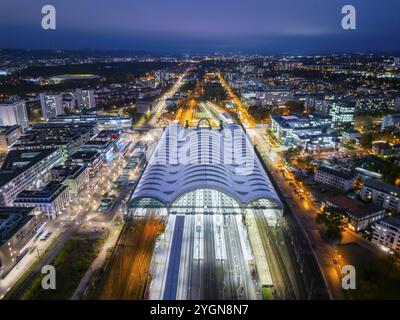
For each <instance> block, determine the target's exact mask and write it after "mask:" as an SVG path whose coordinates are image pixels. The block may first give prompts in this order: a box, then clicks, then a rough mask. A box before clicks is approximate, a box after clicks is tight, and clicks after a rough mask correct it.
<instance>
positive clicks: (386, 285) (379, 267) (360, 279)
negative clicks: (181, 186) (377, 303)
mask: <svg viewBox="0 0 400 320" xmlns="http://www.w3.org/2000/svg"><path fill="white" fill-rule="evenodd" d="M399 288H400V268H399V266H398V265H396V264H395V262H394V261H393V260H392V259H391V258H390V257H385V258H375V259H374V260H372V261H371V262H370V263H369V264H366V265H360V266H358V267H356V289H355V290H345V297H346V298H347V299H351V300H386V299H395V300H398V299H400V291H399Z"/></svg>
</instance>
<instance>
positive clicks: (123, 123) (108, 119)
mask: <svg viewBox="0 0 400 320" xmlns="http://www.w3.org/2000/svg"><path fill="white" fill-rule="evenodd" d="M92 122H95V123H97V124H98V129H99V130H127V129H131V128H132V118H130V117H123V116H109V115H98V114H80V115H60V116H57V117H55V118H52V119H51V120H50V121H49V123H58V124H68V123H69V124H71V123H73V124H75V125H82V124H84V123H92ZM96 134H97V133H96Z"/></svg>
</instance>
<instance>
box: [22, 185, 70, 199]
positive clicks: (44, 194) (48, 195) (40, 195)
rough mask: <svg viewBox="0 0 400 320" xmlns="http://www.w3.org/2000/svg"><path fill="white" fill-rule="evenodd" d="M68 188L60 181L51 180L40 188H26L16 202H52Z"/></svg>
mask: <svg viewBox="0 0 400 320" xmlns="http://www.w3.org/2000/svg"><path fill="white" fill-rule="evenodd" d="M67 188H68V187H67V186H65V185H63V184H62V183H60V182H58V181H51V182H49V183H48V184H47V185H46V186H44V187H43V188H41V189H39V190H24V191H22V192H20V193H19V194H18V195H17V198H16V199H15V202H19V203H20V202H47V201H50V202H51V201H53V200H54V199H55V198H57V197H58V195H60V194H61V193H62V192H63V191H64V190H65V189H67Z"/></svg>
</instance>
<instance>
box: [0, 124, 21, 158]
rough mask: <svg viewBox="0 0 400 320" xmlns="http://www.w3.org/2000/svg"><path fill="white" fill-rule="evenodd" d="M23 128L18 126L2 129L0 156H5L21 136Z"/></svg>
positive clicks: (0, 134)
mask: <svg viewBox="0 0 400 320" xmlns="http://www.w3.org/2000/svg"><path fill="white" fill-rule="evenodd" d="M21 133H22V131H21V127H20V126H18V125H14V126H7V127H0V154H1V153H2V154H5V153H7V152H8V151H9V150H10V147H11V146H12V145H13V144H14V143H15V142H16V141H17V140H18V139H19V137H20V136H21Z"/></svg>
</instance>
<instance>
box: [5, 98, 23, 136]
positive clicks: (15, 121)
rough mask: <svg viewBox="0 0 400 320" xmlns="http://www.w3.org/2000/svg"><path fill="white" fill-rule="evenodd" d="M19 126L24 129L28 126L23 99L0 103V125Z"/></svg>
mask: <svg viewBox="0 0 400 320" xmlns="http://www.w3.org/2000/svg"><path fill="white" fill-rule="evenodd" d="M14 125H18V126H21V128H22V130H25V129H26V128H28V126H29V119H28V113H27V111H26V105H25V101H22V100H21V101H16V102H12V103H5V104H0V126H14Z"/></svg>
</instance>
